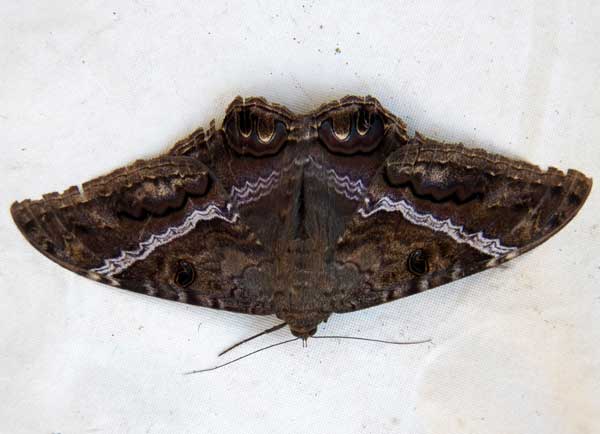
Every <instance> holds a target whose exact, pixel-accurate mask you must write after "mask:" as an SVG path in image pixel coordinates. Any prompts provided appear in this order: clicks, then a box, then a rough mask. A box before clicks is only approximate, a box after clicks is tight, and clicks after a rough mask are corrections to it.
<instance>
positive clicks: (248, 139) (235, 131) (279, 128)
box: [223, 98, 293, 157]
mask: <svg viewBox="0 0 600 434" xmlns="http://www.w3.org/2000/svg"><path fill="white" fill-rule="evenodd" d="M291 119H293V116H292V115H291V113H289V112H287V111H286V110H284V109H283V108H280V107H279V106H276V105H272V104H267V103H266V102H265V101H264V100H263V99H261V98H251V99H249V100H247V101H244V100H242V99H241V98H240V99H236V100H235V101H234V102H233V103H232V104H231V106H230V107H229V109H228V111H227V115H226V116H225V120H224V121H223V129H224V132H225V136H226V137H227V143H228V145H229V146H230V147H231V148H232V149H233V150H234V151H235V152H237V153H238V154H240V155H249V156H253V157H266V156H270V155H274V154H277V153H278V152H279V151H280V150H281V148H282V147H283V145H284V144H285V142H286V141H287V140H288V127H287V125H289V124H290V122H291Z"/></svg>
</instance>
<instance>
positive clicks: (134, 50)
mask: <svg viewBox="0 0 600 434" xmlns="http://www.w3.org/2000/svg"><path fill="white" fill-rule="evenodd" d="M513 3H514V4H507V3H506V2H501V1H491V0H487V1H475V0H457V1H453V2H441V1H417V0H415V1H403V2H398V1H386V2H384V1H379V2H376V1H373V2H368V1H364V0H363V1H348V0H346V1H344V2H332V1H322V2H316V1H304V2H292V1H289V2H279V1H260V2H241V1H240V2H234V1H211V2H208V1H205V2H197V1H180V2H173V3H169V4H167V2H158V1H151V0H138V1H132V2H120V1H116V0H109V1H102V2H90V1H85V2H81V1H75V0H62V1H57V2H46V1H23V2H17V1H9V0H5V1H2V2H1V3H0V17H1V18H0V23H1V25H0V65H1V67H0V79H1V81H0V83H1V84H0V137H1V145H0V146H1V149H2V157H1V160H2V161H1V162H0V168H1V171H2V172H1V173H2V178H1V179H2V183H3V186H2V190H1V192H0V195H1V200H0V209H1V210H3V211H2V213H1V214H0V219H1V220H0V245H1V251H0V286H1V292H0V297H1V302H0V343H1V344H0V432H2V433H62V434H67V433H84V432H90V433H91V432H94V433H96V432H106V433H264V432H282V433H307V432H309V433H384V432H386V433H387V432H390V433H411V434H420V433H431V434H437V433H477V434H484V433H578V434H583V433H593V432H600V418H599V417H598V412H599V410H600V370H599V368H600V346H599V345H598V343H599V342H600V325H599V324H600V285H599V277H600V259H599V258H600V231H599V226H598V215H599V213H600V200H599V199H600V198H599V194H598V188H596V189H595V190H594V191H592V194H591V196H590V198H589V200H588V202H587V203H586V205H585V206H584V208H583V209H582V211H581V212H580V214H579V215H578V216H577V217H576V218H575V220H574V221H573V222H572V223H570V224H569V225H568V226H567V227H566V228H565V229H564V230H562V231H561V232H560V233H559V234H558V235H556V236H555V237H553V238H552V239H551V240H550V241H548V242H547V243H545V244H543V245H542V246H540V247H538V248H537V249H535V250H534V251H532V252H531V253H529V254H527V255H525V256H523V257H521V258H518V259H516V260H514V261H511V262H509V263H508V264H506V265H505V266H503V267H501V268H498V269H494V270H490V271H486V272H484V273H480V274H478V275H476V276H473V277H470V278H466V279H463V280H460V281H458V282H454V283H453V284H449V285H446V286H444V287H441V288H437V289H434V290H431V291H428V292H426V293H423V294H420V295H418V296H414V297H411V298H408V299H405V300H401V301H396V302H394V303H389V304H387V305H384V306H380V307H376V308H372V309H369V310H364V311H360V312H356V313H353V314H346V315H337V316H334V317H332V318H331V319H330V321H329V322H328V323H327V324H326V325H325V326H322V327H321V329H320V330H321V333H331V334H347V335H358V336H364V337H373V338H381V339H404V340H406V339H423V338H431V339H433V343H432V344H426V345H420V346H410V347H396V346H391V345H387V346H386V345H379V344H374V343H365V342H352V341H335V340H320V341H317V340H311V341H309V342H308V348H302V346H301V344H300V342H296V343H293V344H288V345H286V346H282V347H278V348H276V349H272V350H270V351H269V352H265V353H261V354H260V355H256V356H254V357H252V358H250V359H246V360H244V361H242V362H240V363H237V364H234V365H232V366H229V367H227V368H225V369H222V370H220V371H216V372H212V373H208V374H200V375H195V376H182V375H181V373H182V372H184V371H188V370H190V369H198V368H203V367H209V366H212V365H214V364H215V363H217V362H218V361H219V360H218V359H217V358H216V355H217V353H218V352H219V351H220V350H221V349H223V348H225V347H226V346H228V345H230V344H231V343H233V342H236V341H238V340H239V339H241V338H244V337H247V336H249V335H250V334H252V333H255V332H258V331H261V330H263V329H265V328H267V327H270V326H272V325H274V324H276V323H277V322H278V321H277V320H276V319H275V318H273V317H254V316H247V315H240V314H233V313H227V312H220V311H215V310H210V309H204V308H197V307H193V306H186V305H182V304H178V303H173V302H167V301H162V300H158V299H153V298H150V297H146V296H141V295H137V294H133V293H128V292H126V291H120V290H117V289H113V288H110V287H105V286H103V285H100V284H97V283H94V282H92V281H89V280H86V279H84V278H82V277H79V276H77V275H75V274H73V273H70V272H68V271H66V270H64V269H62V268H60V267H59V266H57V265H56V264H54V263H52V262H50V261H49V260H47V259H46V258H44V257H43V256H42V255H40V254H39V253H37V252H36V251H35V250H34V249H33V248H32V247H31V246H29V245H28V244H27V242H26V241H25V240H24V239H23V238H22V237H21V235H20V234H19V233H18V231H17V230H16V228H15V226H14V225H13V223H12V221H11V219H10V215H9V213H8V208H9V205H10V203H11V202H12V201H13V200H16V199H24V198H28V197H34V198H35V197H39V196H40V195H41V194H43V193H46V192H50V191H56V190H60V191H62V190H63V189H65V188H66V187H68V186H71V185H73V184H79V183H82V182H84V181H86V180H88V179H90V178H92V177H95V176H98V175H101V174H104V173H106V172H108V171H110V170H112V169H115V168H117V167H120V166H122V165H124V164H127V163H130V162H132V161H133V160H134V159H136V158H145V157H150V156H153V155H156V154H158V153H160V152H162V151H164V150H166V149H167V148H168V147H169V146H170V144H172V143H173V142H174V141H176V140H177V139H179V138H181V137H183V136H185V135H186V134H188V133H189V132H191V131H192V130H193V129H194V128H196V127H197V126H207V125H208V123H209V121H210V120H211V119H212V118H213V117H216V118H217V122H220V120H221V119H222V116H223V112H224V109H225V107H226V106H227V104H228V103H229V101H230V100H231V99H232V98H233V97H234V96H235V95H237V94H241V95H244V96H251V95H262V96H265V97H267V98H268V99H269V100H272V101H275V102H279V103H283V104H286V105H287V106H288V107H290V108H291V109H293V110H297V111H304V110H309V109H312V108H314V107H316V106H318V105H319V104H321V103H323V102H326V101H328V100H330V99H333V98H339V97H342V96H344V95H345V94H349V93H350V94H361V95H363V94H372V95H374V96H376V97H377V98H379V99H380V100H381V102H382V103H383V104H384V105H385V106H386V107H388V108H389V109H390V110H391V111H392V112H394V113H396V114H398V115H399V116H401V117H402V118H403V119H404V120H405V121H406V122H407V123H408V125H409V127H410V128H411V131H412V130H414V129H417V130H419V131H421V132H423V133H425V134H427V135H430V136H433V137H435V138H437V139H441V140H448V141H462V142H464V143H466V144H468V145H473V146H474V145H477V146H480V147H483V148H486V149H488V150H493V151H496V152H500V153H503V154H505V155H509V156H515V157H520V158H524V159H527V160H529V161H532V162H535V163H539V164H541V165H542V166H546V165H556V166H558V167H560V168H562V169H567V168H577V169H579V170H581V171H582V172H584V173H586V174H587V175H589V176H593V177H595V178H596V181H599V180H600V151H599V146H600V49H599V48H598V41H599V40H600V39H599V38H600V26H598V17H600V5H599V4H598V2H594V1H592V0H587V1H583V0H582V1H577V2H574V1H566V0H565V1H544V2H541V1H540V2H535V1H530V0H527V1H521V2H513ZM288 336H289V334H288V331H287V330H281V331H279V332H277V333H275V334H273V335H272V336H266V337H263V338H261V339H257V340H256V341H254V342H252V343H251V344H248V345H246V346H245V347H243V348H241V349H240V350H239V351H238V352H236V353H235V355H240V354H242V353H244V352H246V351H249V350H252V349H256V348H259V347H261V346H263V345H266V344H271V343H274V342H277V341H280V340H283V339H285V338H287V337H288ZM232 356H233V355H232Z"/></svg>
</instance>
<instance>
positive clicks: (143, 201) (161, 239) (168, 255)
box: [11, 156, 271, 313]
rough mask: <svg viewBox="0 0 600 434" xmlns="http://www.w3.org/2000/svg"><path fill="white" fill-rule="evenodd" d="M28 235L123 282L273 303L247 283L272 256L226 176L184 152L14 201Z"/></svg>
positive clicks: (92, 273)
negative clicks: (227, 187)
mask: <svg viewBox="0 0 600 434" xmlns="http://www.w3.org/2000/svg"><path fill="white" fill-rule="evenodd" d="M11 211H12V215H13V218H14V220H15V222H16V223H17V226H18V227H19V229H20V230H21V232H22V233H23V235H24V236H25V237H26V238H27V239H28V240H29V241H30V242H31V243H32V244H33V246H34V247H36V248H37V249H38V250H39V251H40V252H42V253H43V254H44V255H46V256H47V257H49V258H50V259H52V260H53V261H55V262H57V263H59V264H60V265H62V266H64V267H66V268H68V269H70V270H72V271H75V272H77V273H79V274H82V275H84V276H86V277H90V278H92V279H95V280H99V281H102V282H104V283H108V284H111V285H114V286H119V287H122V288H124V289H129V290H132V291H136V292H140V293H144V294H149V295H153V296H157V297H161V298H166V299H171V300H177V301H182V302H186V303H190V304H197V305H201V306H208V307H217V308H222V309H228V310H234V311H244V312H253V313H270V312H271V305H270V303H271V294H268V293H262V292H261V291H260V289H259V288H252V287H249V286H248V285H246V286H243V285H239V284H238V282H239V280H240V278H241V277H242V276H243V275H244V273H247V272H251V271H250V270H251V269H252V268H253V267H257V266H259V263H260V262H261V261H264V260H266V259H267V258H266V256H265V254H264V251H263V248H262V246H261V245H260V244H259V243H258V242H257V239H256V237H255V236H254V235H253V233H252V232H251V231H250V230H249V229H248V227H247V226H245V225H244V224H243V223H241V221H240V219H239V215H238V213H237V211H236V210H235V208H234V207H233V206H232V204H231V203H230V202H229V200H228V195H227V194H226V193H225V191H224V190H223V188H222V187H221V186H220V184H219V183H218V182H217V181H216V180H215V179H214V178H213V177H212V176H211V175H210V171H209V169H208V168H207V167H206V166H205V165H204V164H202V163H201V162H199V161H197V160H195V159H192V158H188V157H180V156H175V157H174V156H165V157H160V158H156V159H153V160H147V161H138V162H136V163H134V164H132V165H131V166H128V167H125V168H123V169H119V170H117V171H115V172H113V173H111V174H109V175H106V176H103V177H100V178H98V179H95V180H93V181H90V182H88V183H86V184H84V185H83V191H81V192H80V191H79V189H78V188H77V187H71V188H70V189H68V190H67V191H65V192H64V193H62V194H58V193H51V194H48V195H45V196H44V198H43V199H41V200H36V201H31V200H26V201H23V202H19V203H15V204H14V205H13V206H12V209H11Z"/></svg>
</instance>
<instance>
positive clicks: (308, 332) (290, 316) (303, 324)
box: [278, 312, 329, 339]
mask: <svg viewBox="0 0 600 434" xmlns="http://www.w3.org/2000/svg"><path fill="white" fill-rule="evenodd" d="M278 316H279V314H278ZM328 317H329V314H327V313H324V312H310V313H309V312H284V313H283V314H282V315H281V318H282V319H283V320H284V321H285V322H286V323H287V324H288V326H289V327H290V332H291V333H292V334H293V335H294V336H297V337H299V338H302V339H308V338H309V337H311V336H313V335H314V334H315V333H316V332H317V327H318V325H319V324H320V323H322V322H323V321H327V318H328Z"/></svg>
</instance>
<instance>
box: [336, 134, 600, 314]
mask: <svg viewBox="0 0 600 434" xmlns="http://www.w3.org/2000/svg"><path fill="white" fill-rule="evenodd" d="M591 186H592V180H591V179H589V178H586V177H585V176H584V175H583V174H581V173H579V172H577V171H575V170H569V171H568V172H567V173H566V174H564V173H563V172H561V171H559V170H557V169H555V168H549V169H548V170H547V171H543V170H541V169H540V168H539V167H537V166H533V165H531V164H528V163H525V162H523V161H517V160H513V159H509V158H505V157H502V156H499V155H495V154H491V153H489V152H486V151H484V150H481V149H468V148H465V147H464V146H462V145H455V144H442V143H438V142H435V141H432V140H429V139H426V138H424V137H422V136H420V135H417V137H416V138H415V139H413V140H411V142H410V143H409V144H407V145H406V146H404V147H402V148H401V149H399V150H398V151H395V152H394V153H393V154H391V155H390V156H389V158H388V159H387V160H386V162H385V163H384V164H383V167H382V168H381V170H380V171H379V173H378V175H377V176H376V177H375V178H374V179H373V182H372V184H371V185H370V187H369V192H368V194H367V196H366V198H365V201H364V203H363V204H362V206H360V207H359V209H358V210H357V212H356V214H355V215H354V217H353V218H352V220H351V222H350V223H349V225H348V226H347V228H346V230H345V232H344V234H343V235H342V237H341V238H340V239H339V241H338V242H337V245H336V250H335V254H334V258H335V261H336V263H337V264H338V266H339V267H350V268H356V269H358V272H359V274H361V275H362V276H363V277H362V278H363V282H362V284H361V285H360V286H359V287H357V288H354V289H353V290H352V291H349V292H348V294H347V296H346V297H345V300H344V301H343V302H342V303H340V307H339V310H338V311H340V312H343V311H349V310H355V309H362V308H365V307H369V306H372V305H376V304H379V303H383V302H386V301H390V300H393V299H397V298H401V297H405V296H408V295H412V294H415V293H417V292H420V291H423V290H426V289H429V288H433V287H436V286H439V285H442V284H445V283H448V282H450V281H453V280H456V279H459V278H462V277H465V276H467V275H470V274H473V273H476V272H479V271H482V270H484V269H486V268H489V267H492V266H495V265H498V264H500V263H502V262H504V261H507V260H509V259H512V258H514V257H516V256H518V255H520V254H521V253H524V252H526V251H528V250H530V249H532V248H533V247H535V246H537V245H539V244H540V243H542V242H544V241H545V240H547V239H548V238H549V237H551V236H552V235H553V234H555V233H556V232H557V231H558V230H560V229H561V228H562V227H563V226H564V225H565V224H567V223H568V222H569V221H570V220H571V219H572V218H573V217H574V216H575V214H576V213H577V211H578V210H579V208H580V207H581V206H582V205H583V203H584V201H585V200H586V198H587V196H588V194H589V192H590V189H591Z"/></svg>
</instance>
